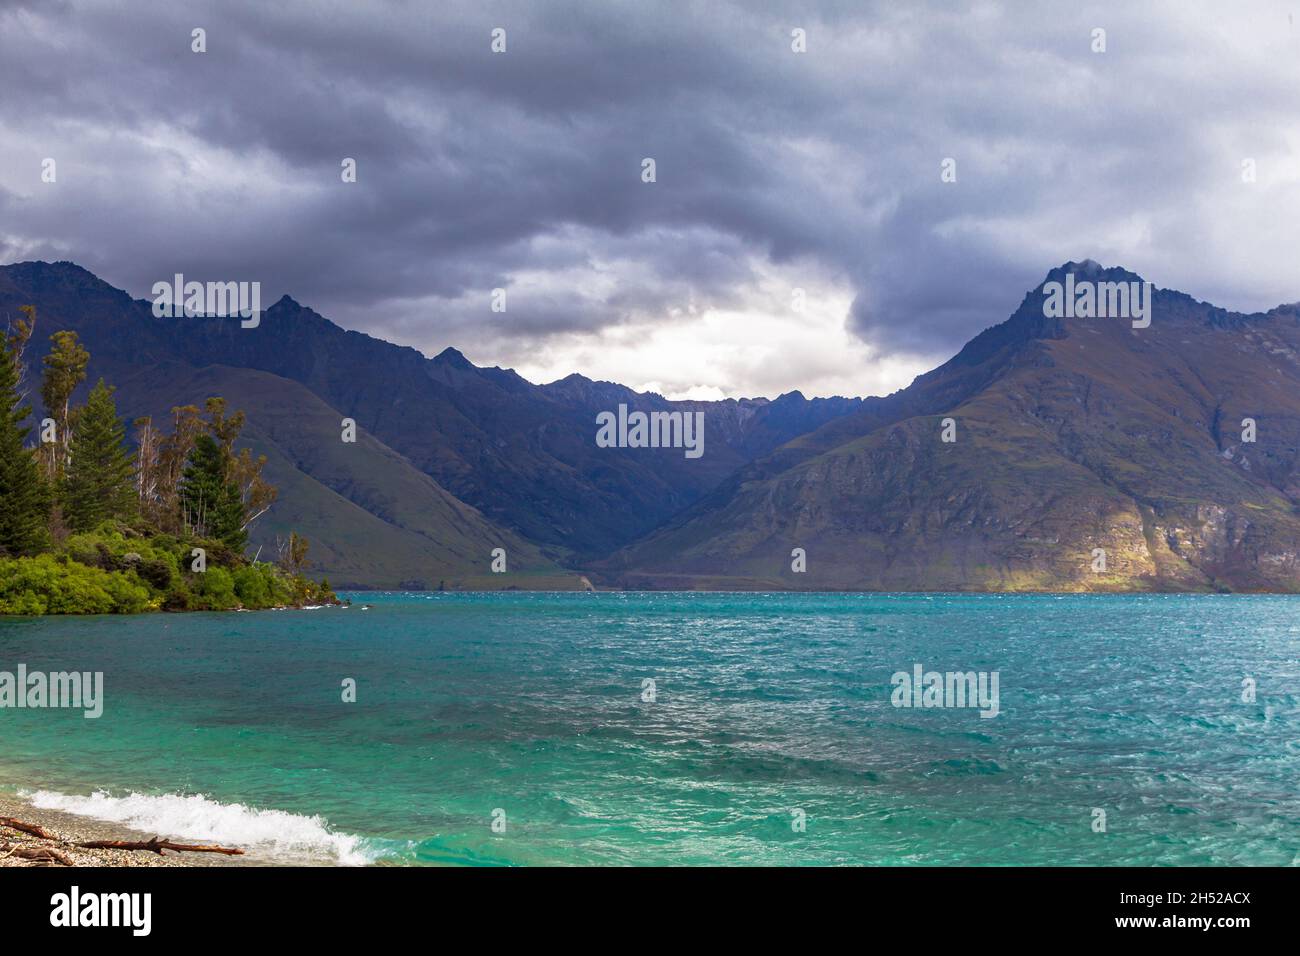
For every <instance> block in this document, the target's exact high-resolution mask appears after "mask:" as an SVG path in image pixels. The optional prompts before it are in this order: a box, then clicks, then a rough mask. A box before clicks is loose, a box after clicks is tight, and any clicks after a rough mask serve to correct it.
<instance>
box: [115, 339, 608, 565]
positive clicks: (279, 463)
mask: <svg viewBox="0 0 1300 956" xmlns="http://www.w3.org/2000/svg"><path fill="white" fill-rule="evenodd" d="M106 364H107V363H106ZM109 371H110V372H112V373H113V374H114V376H115V380H116V381H118V382H120V383H121V385H120V389H119V405H120V408H121V410H122V412H123V414H128V415H130V416H131V417H136V416H139V415H146V414H147V415H152V416H153V418H154V421H155V422H157V423H159V424H161V423H163V422H166V421H167V417H168V411H169V409H170V408H171V407H172V406H173V405H182V404H194V405H198V406H200V407H202V404H203V401H204V399H206V398H207V397H208V396H209V395H223V396H225V397H226V398H227V399H228V401H229V403H230V405H231V407H232V408H238V409H242V410H244V411H245V412H246V413H247V415H248V425H247V426H246V428H245V431H244V439H245V442H246V443H247V444H249V445H250V446H251V447H252V448H253V449H254V452H255V453H256V454H265V455H266V456H267V465H266V472H265V474H266V476H267V478H268V479H269V480H270V481H271V482H272V483H273V484H275V485H276V486H277V487H278V488H279V490H280V493H279V497H278V499H277V500H276V502H275V503H274V504H273V505H272V507H271V510H270V511H269V512H268V513H267V514H266V515H264V516H263V517H262V518H260V519H259V520H258V521H257V522H256V523H255V524H254V525H253V528H252V532H253V533H252V536H251V539H252V544H251V550H252V551H256V549H257V548H258V547H261V548H262V549H263V557H267V556H269V555H272V554H274V552H275V547H276V538H277V536H286V537H287V535H288V532H289V531H290V530H294V531H297V532H298V533H299V534H302V535H304V536H306V538H307V539H308V540H309V541H310V542H311V553H310V558H311V560H312V563H313V566H312V571H313V573H314V574H317V575H322V574H323V575H326V576H328V577H329V579H330V581H331V583H332V584H333V585H334V586H335V587H336V588H337V587H355V586H365V587H380V588H397V587H399V586H407V587H428V588H437V587H439V585H440V584H441V585H443V586H445V587H447V588H449V589H456V588H483V589H498V588H508V587H519V588H531V589H536V588H546V589H565V590H567V589H574V588H578V587H581V586H582V585H581V579H580V577H579V576H578V575H576V574H574V573H573V572H570V571H565V570H562V569H560V568H559V567H558V566H556V565H555V564H554V562H552V561H551V560H550V559H548V558H546V557H544V556H543V555H542V553H541V552H540V551H539V549H538V548H537V547H536V546H535V545H533V544H531V543H530V542H527V541H525V540H523V539H522V538H520V537H519V536H518V535H515V534H513V533H512V532H509V531H506V530H504V529H501V528H498V527H496V526H494V525H493V524H492V523H491V522H489V521H488V520H487V519H485V518H484V517H483V516H482V515H481V514H480V513H479V512H478V511H476V510H475V509H474V508H472V507H470V506H469V505H466V504H465V503H463V502H461V501H459V500H457V499H456V498H455V497H453V496H452V495H451V494H449V493H448V492H447V491H446V490H444V489H443V488H441V487H440V486H439V485H438V484H437V483H436V482H434V481H433V480H432V479H431V478H429V477H428V476H427V475H424V474H422V473H421V472H419V471H418V470H416V469H415V468H414V467H412V466H411V464H410V463H409V462H407V461H406V460H405V459H404V458H402V456H400V455H398V454H397V453H396V452H394V451H393V450H392V449H390V448H388V447H387V446H386V445H384V444H382V443H381V442H379V441H378V440H376V439H375V438H373V437H371V436H369V435H367V434H365V433H364V432H359V433H358V436H357V441H356V443H355V444H352V443H344V442H343V441H342V440H341V432H342V429H341V427H340V423H341V420H342V418H343V416H342V415H340V414H339V413H338V412H337V411H336V410H334V409H332V408H330V407H329V406H328V405H326V404H325V403H324V402H322V401H321V400H320V399H319V398H317V397H316V396H315V395H313V394H312V393H311V392H310V391H308V390H307V389H306V388H303V387H302V386H301V385H298V384H297V383H296V382H290V381H287V380H285V379H281V378H279V377H277V376H274V375H270V374H267V373H265V372H258V371H254V370H251V369H232V368H227V367H225V366H219V365H218V366H209V367H207V368H204V369H197V370H196V369H193V368H189V367H187V366H183V365H180V364H178V363H168V364H163V365H157V366H153V367H150V368H148V369H137V370H131V369H130V368H127V367H120V366H119V367H117V368H111V367H110V368H109ZM97 374H98V373H97ZM164 396H165V397H164ZM497 547H500V548H504V549H505V550H506V569H507V570H506V573H504V574H493V573H492V572H491V555H492V550H493V549H494V548H497Z"/></svg>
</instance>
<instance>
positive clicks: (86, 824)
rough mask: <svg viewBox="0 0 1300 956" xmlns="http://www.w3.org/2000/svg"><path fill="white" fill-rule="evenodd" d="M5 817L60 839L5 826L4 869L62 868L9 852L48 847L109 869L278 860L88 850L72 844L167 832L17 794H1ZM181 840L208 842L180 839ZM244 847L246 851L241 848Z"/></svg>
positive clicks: (0, 813) (0, 858)
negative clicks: (81, 813) (51, 807)
mask: <svg viewBox="0 0 1300 956" xmlns="http://www.w3.org/2000/svg"><path fill="white" fill-rule="evenodd" d="M0 817H12V818H14V819H16V820H21V821H22V822H23V823H31V824H35V825H36V826H39V827H43V828H44V829H46V830H48V831H49V832H50V833H52V834H54V835H55V836H56V837H58V840H46V839H42V838H41V837H38V836H34V835H32V834H30V833H24V832H22V831H20V830H15V829H13V828H11V827H7V826H5V825H3V824H0V867H20V866H60V865H62V864H59V863H45V862H39V861H32V860H26V859H21V858H19V857H16V856H12V855H6V854H9V853H10V851H12V850H14V849H17V848H20V847H22V848H37V847H46V848H50V849H54V850H58V851H59V852H61V853H63V854H65V855H66V856H67V857H68V858H69V859H71V860H72V862H73V863H74V865H76V866H106V867H136V866H147V867H187V866H274V865H276V864H275V861H273V860H270V859H267V858H266V857H264V856H260V855H259V854H257V853H256V852H255V851H249V850H245V851H244V855H243V856H227V855H225V854H223V853H174V852H172V851H167V852H166V853H165V854H164V855H159V854H157V853H154V852H152V851H149V850H117V849H87V848H82V847H74V846H69V845H68V844H70V843H89V842H93V841H95V840H148V839H150V838H152V837H154V836H162V835H163V834H155V833H148V832H145V831H142V830H135V829H132V828H131V827H127V826H123V825H122V824H120V823H111V822H108V821H105V820H97V819H95V818H93V817H84V816H78V815H77V814H73V813H67V812H66V811H63V810H46V809H41V808H39V807H35V806H33V805H32V804H31V803H30V802H29V801H27V800H24V799H23V798H22V797H20V796H18V795H16V794H13V793H5V792H0ZM177 842H203V841H188V840H183V839H179V838H178V839H177ZM241 849H243V848H242V847H241Z"/></svg>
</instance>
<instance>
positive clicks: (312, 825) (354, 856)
mask: <svg viewBox="0 0 1300 956" xmlns="http://www.w3.org/2000/svg"><path fill="white" fill-rule="evenodd" d="M20 795H21V796H22V797H23V798H24V799H26V800H29V801H31V803H32V805H33V806H35V807H38V808H41V809H47V810H62V811H63V812H64V813H71V814H75V815H76V816H81V817H92V818H94V819H96V820H107V821H109V822H111V823H121V824H124V825H126V826H129V827H131V828H133V829H136V830H143V831H145V832H147V833H150V834H155V833H156V834H158V835H159V836H167V837H172V838H176V839H181V838H184V839H188V840H210V841H212V842H215V843H222V844H225V845H227V846H238V847H242V848H244V849H257V850H262V851H265V852H267V853H268V854H269V855H271V856H276V857H294V858H299V859H305V860H310V859H317V860H319V859H320V858H321V857H325V858H327V859H331V860H333V861H336V862H337V863H339V864H341V865H343V866H364V865H365V864H367V863H369V862H371V860H372V859H373V854H371V853H369V852H367V849H366V847H365V841H364V840H363V839H362V838H361V837H358V836H353V835H352V834H350V833H339V832H337V831H334V830H331V829H330V828H329V827H328V826H327V825H326V823H325V820H324V819H323V818H322V817H319V816H311V817H307V816H302V815H300V814H297V813H286V812H285V811H283V810H257V809H254V808H252V807H246V806H244V805H243V804H242V803H219V802H218V801H216V800H209V799H208V798H207V797H205V796H204V795H203V794H179V793H168V794H162V795H160V796H154V795H150V794H144V793H129V794H127V795H126V796H124V797H115V796H112V795H111V794H109V793H107V792H105V791H103V790H97V791H95V792H94V793H92V794H91V795H90V796H88V797H87V796H78V795H75V794H67V793H58V792H56V791H52V790H34V791H26V792H23V793H21V794H20Z"/></svg>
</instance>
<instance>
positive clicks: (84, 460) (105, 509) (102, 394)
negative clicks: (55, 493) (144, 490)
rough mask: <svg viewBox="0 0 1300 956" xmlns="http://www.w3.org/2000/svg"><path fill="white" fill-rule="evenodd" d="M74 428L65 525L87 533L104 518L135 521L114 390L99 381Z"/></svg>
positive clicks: (122, 428) (123, 431)
mask: <svg viewBox="0 0 1300 956" xmlns="http://www.w3.org/2000/svg"><path fill="white" fill-rule="evenodd" d="M76 426H77V427H76V430H75V431H74V433H73V435H72V441H71V443H70V444H69V447H68V469H67V478H66V480H65V482H64V488H63V497H64V509H63V510H64V518H65V519H66V521H67V523H68V527H70V528H72V529H73V530H74V531H89V530H90V529H92V528H94V527H95V526H96V525H98V524H99V523H100V522H101V521H104V520H106V519H109V518H119V519H124V520H129V519H131V518H133V517H135V516H136V513H137V512H136V506H137V498H136V493H135V487H134V481H135V473H134V469H133V467H132V465H131V456H130V455H129V454H128V453H127V450H126V447H125V440H126V426H125V424H123V422H122V420H121V419H120V418H118V417H117V404H116V403H115V402H114V401H113V390H112V389H111V388H109V387H108V386H106V385H105V384H104V380H103V379H102V378H101V379H100V380H99V384H98V385H96V386H95V387H94V388H93V389H91V391H90V395H89V397H88V398H87V399H86V404H85V406H84V407H83V408H80V409H78V411H77V415H76Z"/></svg>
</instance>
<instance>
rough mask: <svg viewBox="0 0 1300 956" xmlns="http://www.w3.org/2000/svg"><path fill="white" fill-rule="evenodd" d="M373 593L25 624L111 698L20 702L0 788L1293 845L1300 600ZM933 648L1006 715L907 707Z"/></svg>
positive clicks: (201, 828) (332, 857) (139, 808)
mask: <svg viewBox="0 0 1300 956" xmlns="http://www.w3.org/2000/svg"><path fill="white" fill-rule="evenodd" d="M352 597H353V599H354V600H355V601H356V602H357V605H356V606H354V607H352V608H350V609H346V610H342V609H321V610H316V611H303V612H293V611H280V612H275V611H267V612H257V613H247V614H244V613H232V614H188V615H167V614H157V615H147V616H138V617H129V618H110V617H94V618H82V619H68V618H46V619H16V618H0V671H10V672H13V671H15V670H16V668H17V665H18V664H20V663H22V664H25V665H26V666H27V668H28V669H29V671H33V670H43V671H59V670H78V671H102V672H103V674H104V697H105V701H104V713H103V716H102V717H100V718H99V719H92V720H88V719H85V718H84V717H83V716H82V713H81V712H80V711H72V710H51V709H46V710H30V709H24V710H17V709H0V788H3V789H6V790H8V791H11V792H15V791H16V792H23V793H25V794H27V795H28V796H29V797H33V798H34V799H35V800H36V801H37V802H39V803H41V804H42V805H45V806H53V807H61V808H63V809H68V810H72V811H74V812H78V813H83V814H89V815H94V816H97V817H101V818H104V819H112V820H119V821H122V822H128V823H131V824H133V825H135V826H138V827H141V828H143V829H147V830H153V831H157V832H162V833H170V834H175V835H177V836H185V837H192V838H204V839H217V840H222V841H224V842H228V843H236V844H241V845H245V846H251V847H253V848H254V849H256V850H258V851H260V852H262V853H263V854H269V855H272V856H274V857H276V858H277V859H282V860H285V861H303V860H320V861H332V862H343V863H359V862H367V861H384V862H391V863H405V864H779V865H786V864H895V865H897V864H1124V865H1127V864H1132V865H1147V864H1150V865H1164V864H1233V865H1263V864H1288V865H1289V864H1292V863H1293V862H1295V861H1296V860H1297V854H1298V853H1300V742H1298V739H1300V598H1296V597H1287V596H1217V595H1215V596H1210V595H1195V596H1191V595H1151V596H1097V595H1080V596H1001V595H978V596H970V595H841V594H812V595H808V594H669V593H618V594H527V593H517V592H515V593H503V594H383V595H374V594H368V595H367V594H354V595H352ZM363 602H368V603H371V604H372V605H373V608H372V609H370V610H362V609H361V607H360V604H361V603H363ZM917 664H920V665H921V666H922V667H923V669H924V670H927V671H928V670H935V671H941V672H942V671H962V672H965V671H976V672H986V673H992V672H997V675H998V678H999V681H998V687H999V702H998V710H999V712H998V714H997V716H996V717H993V718H991V719H990V718H984V717H981V716H980V712H979V711H978V710H977V709H974V708H970V707H965V708H962V707H934V708H925V709H918V708H903V707H897V706H894V705H893V703H891V696H892V695H893V692H894V686H893V685H892V684H891V676H892V675H893V674H895V673H896V672H900V671H901V672H906V673H909V674H910V673H911V672H912V671H913V668H914V666H915V665H917ZM346 678H351V679H354V680H355V681H356V688H357V690H356V698H357V699H356V701H355V702H354V703H345V702H344V701H343V700H342V695H343V687H342V682H343V681H344V679H346ZM1246 678H1251V679H1253V681H1254V682H1255V685H1256V689H1255V699H1254V701H1253V702H1249V701H1244V700H1243V691H1244V685H1243V681H1244V680H1245V679H1246ZM647 679H648V680H652V681H653V682H654V685H653V693H651V689H650V687H649V685H647V684H646V681H647ZM649 698H653V699H649ZM1098 811H1104V813H1105V832H1095V828H1096V827H1097V826H1098V823H1097V822H1096V821H1099V820H1100V819H1101V818H1100V817H1099V815H1098ZM503 814H504V816H503ZM494 820H495V821H497V827H498V829H500V826H501V822H502V821H504V832H496V831H495V830H494V829H493V823H494ZM800 820H802V823H803V826H802V829H801V828H800V826H799V825H798V824H799V822H800Z"/></svg>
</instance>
